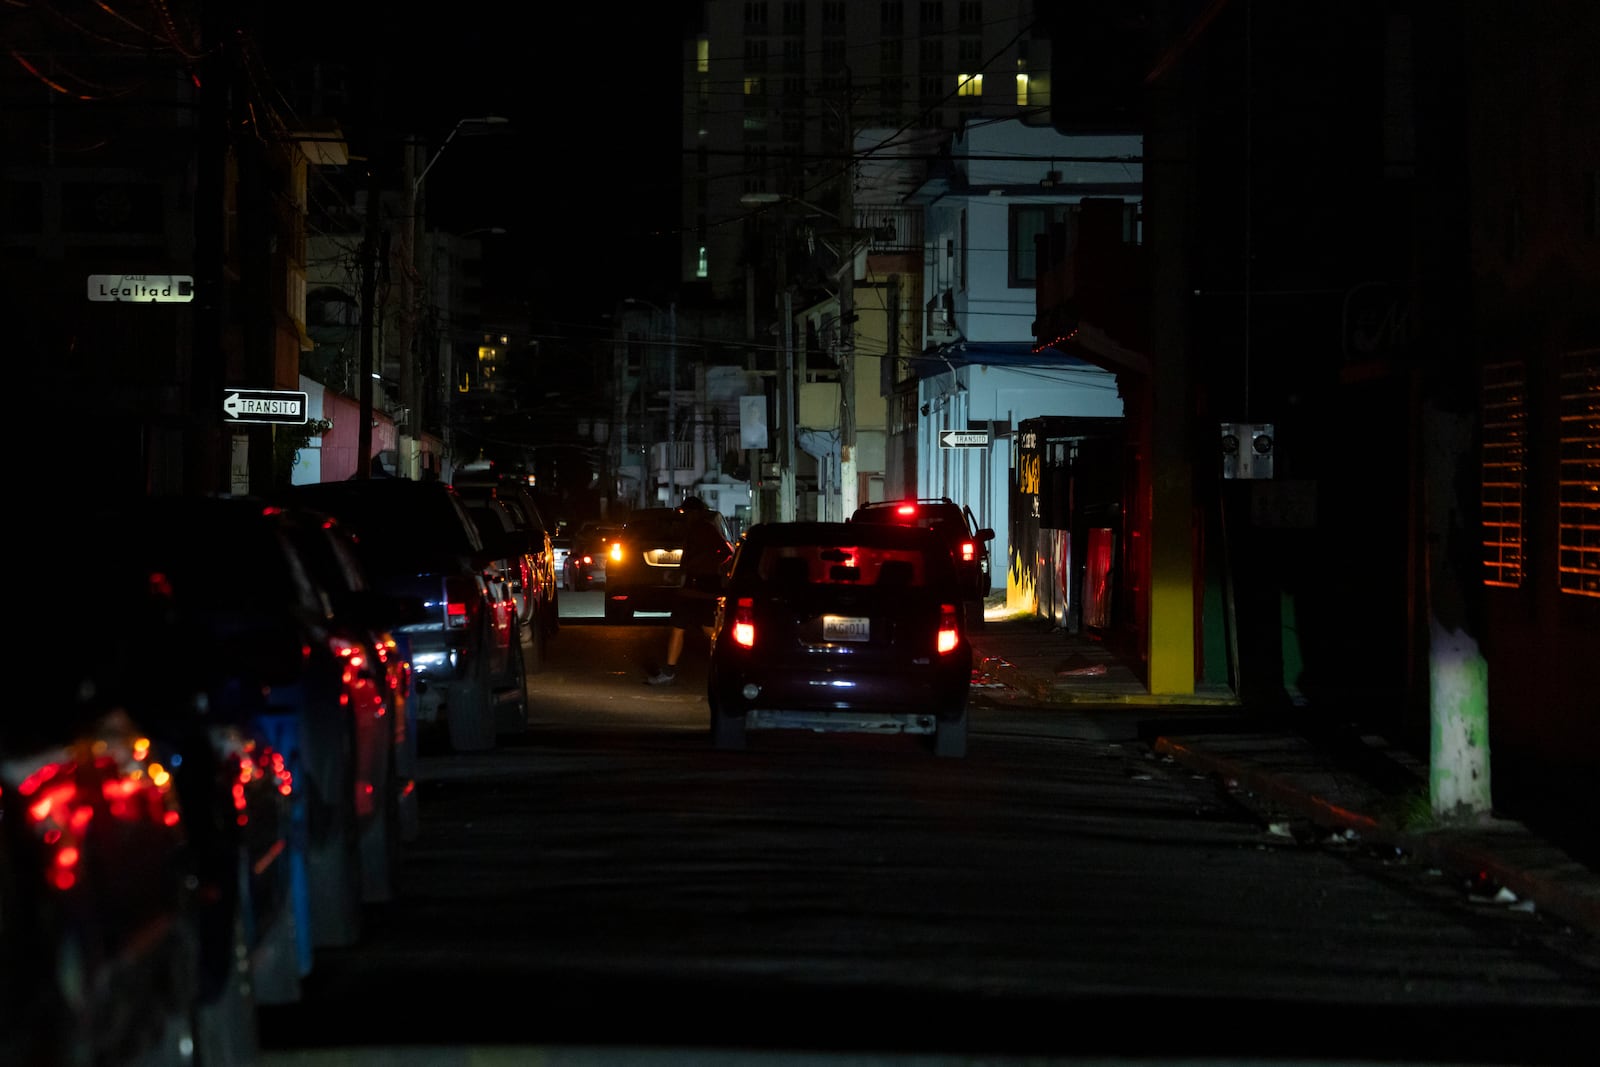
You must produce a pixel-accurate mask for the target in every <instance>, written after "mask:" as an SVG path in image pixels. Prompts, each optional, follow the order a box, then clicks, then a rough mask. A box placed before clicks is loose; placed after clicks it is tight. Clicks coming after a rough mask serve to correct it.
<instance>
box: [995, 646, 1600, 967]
mask: <svg viewBox="0 0 1600 1067" xmlns="http://www.w3.org/2000/svg"><path fill="white" fill-rule="evenodd" d="M970 637H971V640H972V647H973V651H974V653H975V655H974V660H973V687H974V688H973V697H974V699H975V700H980V701H981V700H983V699H984V698H985V697H988V698H989V699H991V700H994V701H996V702H999V703H1005V702H1007V701H1008V700H1018V699H1021V700H1026V701H1027V702H1028V703H1030V704H1033V705H1038V706H1047V707H1057V706H1059V707H1070V706H1073V705H1078V706H1085V707H1088V706H1100V707H1118V706H1135V707H1141V708H1143V707H1148V708H1150V709H1151V711H1150V714H1149V716H1148V717H1147V718H1143V719H1142V720H1141V722H1140V734H1141V737H1143V738H1144V739H1145V740H1146V741H1147V742H1148V743H1149V744H1150V745H1151V747H1152V748H1153V749H1154V751H1156V752H1157V753H1160V754H1161V755H1164V756H1168V757H1170V758H1172V759H1174V760H1176V761H1178V762H1180V763H1182V764H1184V765H1185V766H1188V767H1191V768H1193V769H1195V770H1197V771H1201V772H1205V773H1209V774H1214V775H1216V776H1218V777H1219V778H1220V779H1221V780H1222V781H1224V782H1225V783H1227V786H1228V788H1230V789H1233V790H1236V791H1241V792H1244V793H1248V794H1252V795H1253V799H1256V800H1258V801H1261V802H1264V804H1262V806H1263V807H1267V808H1270V809H1273V810H1276V811H1281V812H1284V813H1285V815H1286V818H1285V819H1283V820H1282V821H1280V822H1275V823H1274V824H1273V825H1274V828H1275V829H1278V830H1281V831H1282V832H1285V833H1293V834H1295V835H1296V836H1299V835H1301V834H1306V833H1312V834H1316V833H1320V834H1323V835H1330V834H1338V835H1342V836H1343V837H1345V838H1346V839H1360V840H1362V841H1364V842H1366V843H1368V844H1370V845H1376V846H1379V847H1384V848H1392V849H1394V850H1396V851H1397V852H1399V853H1404V854H1407V855H1409V856H1412V857H1414V858H1415V859H1417V860H1418V861H1420V862H1423V863H1427V864H1429V865H1431V866H1434V867H1437V868H1439V869H1440V870H1442V871H1448V872H1450V873H1452V874H1454V875H1457V876H1459V877H1460V878H1461V879H1463V884H1464V885H1468V886H1471V887H1472V893H1473V897H1474V899H1488V900H1495V901H1498V902H1500V903H1504V904H1508V905H1511V906H1516V907H1522V908H1528V907H1532V908H1534V909H1536V910H1538V911H1540V912H1543V913H1545V914H1546V915H1548V916H1551V917H1554V918H1556V919H1557V920H1558V921H1561V922H1564V923H1567V924H1570V925H1571V926H1573V927H1576V928H1581V929H1584V930H1587V931H1588V932H1589V933H1590V934H1592V935H1595V936H1600V828H1597V827H1596V826H1594V825H1593V824H1592V823H1588V822H1586V821H1584V820H1583V819H1582V818H1579V817H1575V818H1574V819H1573V821H1572V822H1571V824H1570V825H1558V826H1555V827H1553V832H1552V831H1546V832H1544V833H1543V834H1535V833H1533V832H1532V831H1530V830H1529V829H1528V827H1526V826H1524V825H1523V824H1522V823H1520V822H1517V821H1514V820H1508V819H1503V818H1498V817H1485V818H1484V819H1483V820H1482V821H1480V822H1478V823H1475V824H1473V825H1470V826H1448V827H1444V826H1435V825H1432V824H1431V817H1430V816H1429V813H1428V811H1427V767H1426V766H1425V765H1424V764H1422V763H1420V762H1419V761H1418V760H1417V759H1416V758H1415V757H1414V756H1412V755H1411V754H1409V753H1407V752H1404V751H1401V750H1399V749H1397V748H1395V747H1394V746H1391V745H1390V744H1388V742H1387V741H1385V740H1384V739H1383V738H1380V737H1375V736H1371V735H1360V734H1358V733H1357V732H1356V731H1355V729H1354V728H1352V727H1350V726H1349V725H1348V724H1342V723H1338V722H1334V721H1330V719H1329V717H1328V716H1327V715H1326V714H1319V713H1317V712H1314V711H1310V710H1306V709H1296V710H1297V712H1300V711H1304V712H1305V713H1304V714H1303V715H1301V714H1296V716H1295V718H1294V719H1293V721H1290V720H1288V719H1286V718H1285V715H1284V713H1283V712H1281V711H1280V712H1270V711H1255V710H1251V709H1247V708H1244V707H1242V706H1240V704H1239V702H1238V700H1237V698H1236V697H1235V696H1234V695H1233V693H1232V691H1231V690H1223V689H1218V690H1207V691H1203V692H1200V693H1196V694H1193V695H1186V696H1183V697H1181V698H1173V697H1166V696H1154V695H1152V694H1150V693H1149V692H1148V691H1147V690H1146V688H1145V686H1144V684H1143V683H1142V682H1141V681H1140V680H1139V679H1140V675H1139V673H1138V672H1137V671H1136V670H1135V667H1134V665H1131V664H1130V663H1129V662H1128V661H1127V660H1126V659H1125V658H1119V656H1118V655H1117V654H1116V651H1115V650H1113V649H1111V648H1108V647H1106V645H1105V643H1104V642H1100V641H1095V640H1091V639H1090V638H1088V637H1084V636H1079V635H1073V634H1068V633H1066V632H1065V631H1062V630H1058V629H1055V628H1054V627H1053V626H1052V625H1051V624H1050V623H1049V622H1047V621H1044V620H1039V619H1034V618H1030V617H1013V618H1004V619H996V618H991V619H990V620H989V621H988V622H987V623H986V624H985V625H984V626H983V627H982V628H980V629H976V630H973V631H972V632H971V633H970Z"/></svg>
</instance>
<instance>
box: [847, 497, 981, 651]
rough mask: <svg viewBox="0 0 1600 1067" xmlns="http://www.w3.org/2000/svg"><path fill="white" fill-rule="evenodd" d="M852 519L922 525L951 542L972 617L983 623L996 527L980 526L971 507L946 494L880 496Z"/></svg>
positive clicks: (973, 620) (864, 505) (857, 510)
mask: <svg viewBox="0 0 1600 1067" xmlns="http://www.w3.org/2000/svg"><path fill="white" fill-rule="evenodd" d="M850 521H851V522H881V523H895V524H897V525H900V526H922V527H926V528H927V529H930V530H933V531H934V532H935V533H937V534H939V535H940V536H942V537H943V538H944V541H945V543H946V544H948V545H949V546H950V555H951V556H952V557H953V558H954V559H955V562H956V570H957V572H958V573H959V574H960V576H961V585H962V588H963V590H965V595H966V597H967V600H968V602H969V605H972V607H973V610H970V611H969V613H968V614H969V621H971V622H972V623H974V624H976V625H980V626H981V625H982V624H983V600H984V598H985V597H987V596H988V595H989V590H990V588H991V580H990V572H989V542H990V541H993V540H994V531H993V530H992V529H990V528H989V527H987V526H979V525H978V520H977V518H976V517H974V516H973V514H972V509H971V508H969V507H967V506H966V505H964V504H957V503H956V502H955V501H954V500H951V499H950V498H949V497H944V496H940V497H920V498H917V499H911V498H907V499H902V500H879V501H873V502H872V503H868V504H862V505H861V506H860V507H858V508H856V511H855V514H854V515H852V516H850ZM972 602H976V603H975V604H972Z"/></svg>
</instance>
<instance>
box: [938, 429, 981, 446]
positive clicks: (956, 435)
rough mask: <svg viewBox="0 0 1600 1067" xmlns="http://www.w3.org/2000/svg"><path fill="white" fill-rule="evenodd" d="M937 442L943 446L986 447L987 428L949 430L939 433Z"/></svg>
mask: <svg viewBox="0 0 1600 1067" xmlns="http://www.w3.org/2000/svg"><path fill="white" fill-rule="evenodd" d="M939 444H940V445H941V446H942V447H944V448H987V447H988V446H989V431H988V430H950V431H949V432H947V433H944V434H941V435H940V437H939Z"/></svg>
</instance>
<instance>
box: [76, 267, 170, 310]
mask: <svg viewBox="0 0 1600 1067" xmlns="http://www.w3.org/2000/svg"><path fill="white" fill-rule="evenodd" d="M88 295H89V299H90V300H93V301H95V302H97V303H98V302H102V301H105V302H116V303H126V304H187V303H189V302H190V301H192V300H194V278H193V277H192V276H190V275H188V274H91V275H89V293H88Z"/></svg>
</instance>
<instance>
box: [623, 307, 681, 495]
mask: <svg viewBox="0 0 1600 1067" xmlns="http://www.w3.org/2000/svg"><path fill="white" fill-rule="evenodd" d="M622 302H623V303H624V304H632V305H634V306H639V307H647V308H649V309H650V310H652V311H654V312H655V313H656V314H658V315H665V316H666V317H667V470H668V472H669V473H668V475H667V477H669V478H670V479H671V480H672V485H671V490H672V494H673V495H676V494H677V489H678V440H677V438H678V304H677V301H675V300H671V301H668V302H667V310H666V311H662V310H661V307H660V305H658V304H654V303H652V302H651V301H649V300H641V299H639V298H638V297H632V296H630V297H627V298H625V299H624V300H623V301H622ZM639 403H640V408H641V412H642V409H643V405H644V398H643V397H642V396H641V397H640V400H639ZM640 481H641V483H642V482H643V479H642V478H641V479H640Z"/></svg>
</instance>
